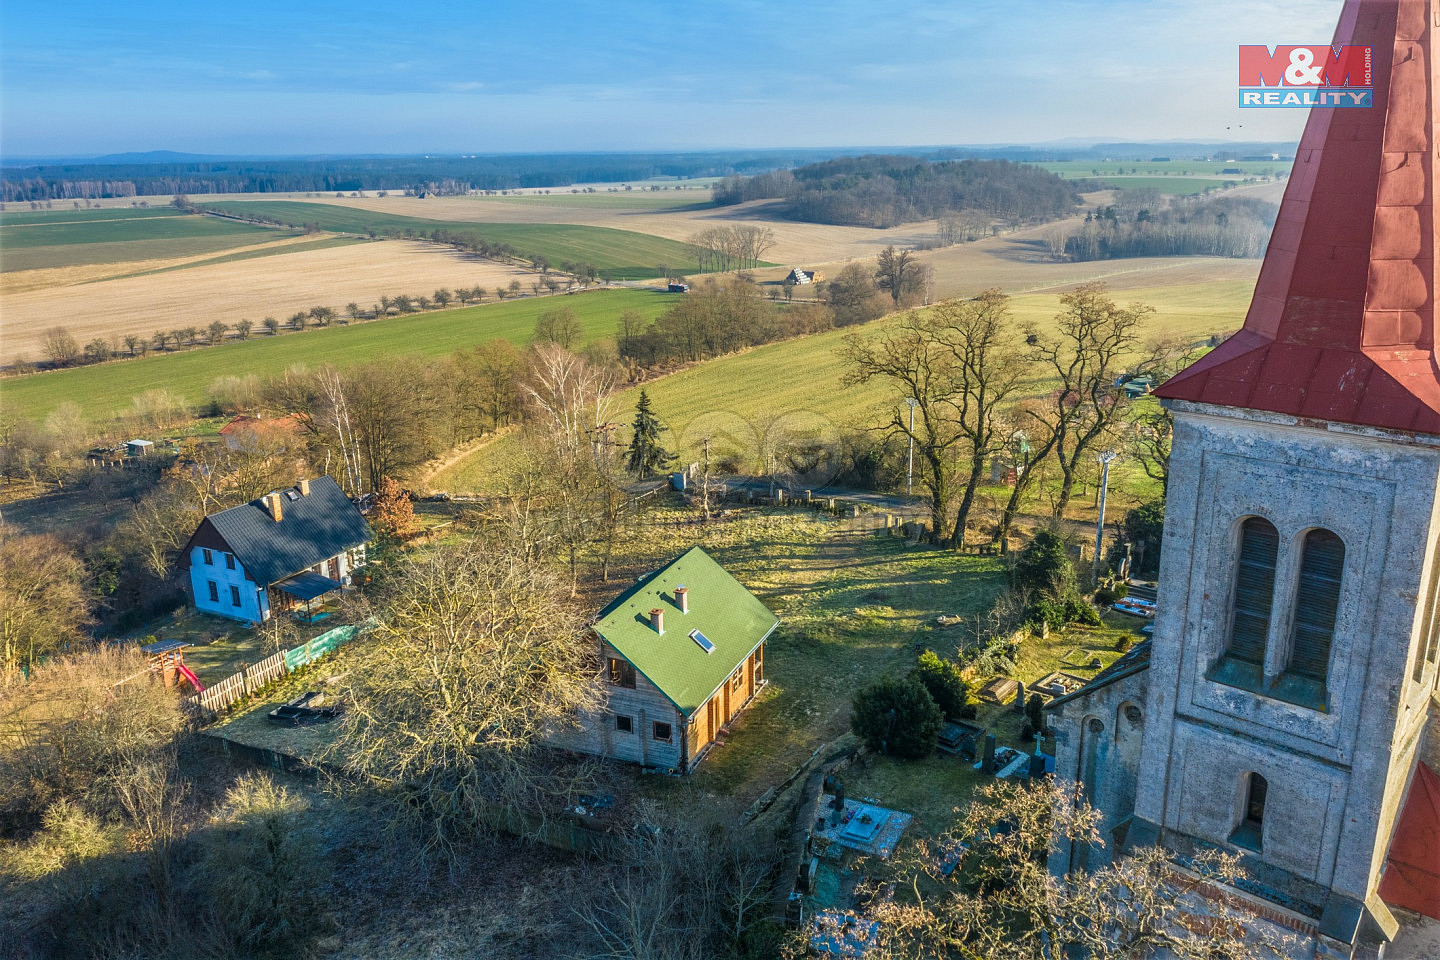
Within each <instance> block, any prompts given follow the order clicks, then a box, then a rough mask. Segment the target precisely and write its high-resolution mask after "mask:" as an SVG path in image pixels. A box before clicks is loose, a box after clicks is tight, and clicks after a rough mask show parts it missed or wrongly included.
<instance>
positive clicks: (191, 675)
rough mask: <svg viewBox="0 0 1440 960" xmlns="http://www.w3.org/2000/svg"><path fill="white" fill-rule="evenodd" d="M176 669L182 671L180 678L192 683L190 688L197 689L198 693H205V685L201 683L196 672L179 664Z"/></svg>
mask: <svg viewBox="0 0 1440 960" xmlns="http://www.w3.org/2000/svg"><path fill="white" fill-rule="evenodd" d="M175 669H176V670H179V671H180V676H182V677H184V678H185V679H186V680H189V681H190V686H192V687H194V688H195V692H196V693H203V692H204V691H205V684H203V683H201V682H200V678H199V677H197V676H195V671H193V670H191V669H190V668H189V667H187V666H185V664H183V663H177V664H176V665H175Z"/></svg>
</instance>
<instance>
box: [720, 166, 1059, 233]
mask: <svg viewBox="0 0 1440 960" xmlns="http://www.w3.org/2000/svg"><path fill="white" fill-rule="evenodd" d="M713 198H714V201H715V203H716V204H718V205H725V204H732V203H740V202H742V201H745V200H758V199H770V198H778V199H783V200H785V201H786V202H785V205H784V207H783V208H782V209H783V212H784V215H785V216H787V217H789V218H791V219H794V220H804V221H807V222H811V223H832V224H842V225H846V226H859V227H893V226H896V225H898V224H901V223H912V222H914V221H917V220H931V219H936V218H941V217H946V216H948V215H954V214H967V213H980V214H983V215H985V216H986V217H988V218H990V219H992V220H1001V221H1004V222H1006V223H1009V224H1019V223H1034V222H1040V221H1045V220H1053V219H1056V218H1058V217H1062V216H1065V215H1067V214H1068V213H1070V212H1071V211H1072V210H1073V209H1074V208H1075V206H1076V204H1077V203H1078V202H1079V201H1078V198H1077V197H1076V195H1075V193H1074V190H1073V187H1072V185H1070V184H1069V183H1067V182H1066V181H1065V180H1063V179H1061V178H1060V177H1058V176H1056V175H1055V174H1053V173H1050V172H1048V171H1045V170H1042V169H1040V168H1039V167H1034V166H1030V165H1028V164H1021V163H1011V162H1009V161H1007V160H947V161H942V162H939V163H932V162H929V161H926V160H917V159H916V158H914V157H903V156H865V157H845V158H841V159H837V160H828V161H824V162H821V163H816V164H811V165H809V166H805V167H800V168H798V169H796V170H794V171H791V172H789V173H788V174H786V173H783V172H782V173H771V174H766V175H763V176H759V177H754V178H750V179H748V180H741V179H737V178H727V179H726V180H722V181H721V182H720V183H719V184H717V185H716V187H715V189H714V191H713Z"/></svg>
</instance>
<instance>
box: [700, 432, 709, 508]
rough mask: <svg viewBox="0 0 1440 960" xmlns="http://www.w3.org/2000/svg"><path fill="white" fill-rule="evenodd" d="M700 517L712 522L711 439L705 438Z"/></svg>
mask: <svg viewBox="0 0 1440 960" xmlns="http://www.w3.org/2000/svg"><path fill="white" fill-rule="evenodd" d="M700 516H701V518H702V519H703V520H705V522H706V523H708V522H710V438H709V437H706V438H705V472H704V473H702V474H701V475H700Z"/></svg>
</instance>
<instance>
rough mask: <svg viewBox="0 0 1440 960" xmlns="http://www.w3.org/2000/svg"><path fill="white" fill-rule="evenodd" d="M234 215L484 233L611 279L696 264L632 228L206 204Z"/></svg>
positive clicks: (279, 204) (346, 227) (315, 206)
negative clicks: (582, 265)
mask: <svg viewBox="0 0 1440 960" xmlns="http://www.w3.org/2000/svg"><path fill="white" fill-rule="evenodd" d="M206 207H207V209H211V210H218V211H222V212H224V213H227V214H230V215H231V216H237V217H264V218H267V219H270V220H275V221H278V222H280V223H288V224H296V225H299V224H306V223H310V224H318V225H319V226H320V228H321V229H323V230H329V231H331V232H335V233H362V234H363V233H368V232H370V231H372V230H373V231H376V232H379V233H384V232H386V231H391V230H394V231H400V232H402V233H404V232H405V231H411V232H413V234H414V235H416V236H422V235H424V236H428V235H429V234H430V233H432V232H433V231H435V230H444V231H446V232H448V233H451V234H454V235H457V236H472V237H477V238H483V239H484V240H486V241H488V242H490V243H507V244H509V245H510V246H512V247H514V248H515V249H516V250H517V251H519V252H520V254H521V256H526V257H530V256H543V257H545V258H546V259H548V260H549V261H550V262H551V263H552V264H554V265H555V266H557V267H558V266H559V265H560V264H561V263H570V262H573V263H589V264H593V265H594V266H595V267H596V268H597V269H598V270H600V271H601V273H602V274H603V275H604V276H605V277H606V278H608V279H611V280H641V279H649V278H652V277H655V276H658V274H657V272H656V270H655V268H656V266H657V265H659V264H666V265H668V266H670V267H673V268H675V269H677V270H680V271H681V272H683V273H694V272H696V271H697V270H699V265H698V264H697V263H696V262H695V260H694V258H693V257H692V256H691V254H690V251H689V250H688V249H687V248H686V247H685V245H684V244H683V243H678V242H676V241H674V240H666V239H664V238H663V237H655V236H651V235H649V234H645V233H635V232H634V231H631V230H612V229H610V228H609V227H587V226H579V225H575V224H559V223H466V222H462V221H454V220H426V219H421V218H419V217H402V216H396V215H395V214H390V213H375V212H372V211H369V210H360V209H357V208H354V207H342V206H337V205H334V204H326V203H301V202H296V201H292V200H227V201H224V202H221V203H211V204H207V205H206Z"/></svg>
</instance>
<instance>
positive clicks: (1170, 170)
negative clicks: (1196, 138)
mask: <svg viewBox="0 0 1440 960" xmlns="http://www.w3.org/2000/svg"><path fill="white" fill-rule="evenodd" d="M1035 166H1037V167H1041V168H1043V169H1045V170H1049V171H1050V172H1051V173H1055V174H1059V175H1060V176H1062V177H1064V178H1066V179H1067V180H1073V179H1076V178H1081V177H1113V176H1119V175H1125V176H1145V177H1162V178H1165V177H1216V178H1218V177H1234V176H1237V175H1236V174H1222V173H1221V171H1222V170H1236V169H1238V170H1240V171H1242V172H1241V173H1240V174H1239V176H1244V177H1281V176H1288V175H1289V173H1290V161H1289V160H1168V161H1146V160H1104V161H1098V162H1097V161H1093V160H1056V161H1050V162H1045V163H1037V164H1035Z"/></svg>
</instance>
